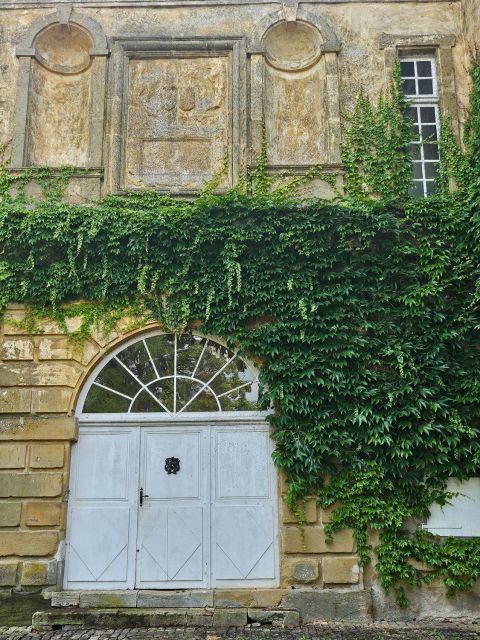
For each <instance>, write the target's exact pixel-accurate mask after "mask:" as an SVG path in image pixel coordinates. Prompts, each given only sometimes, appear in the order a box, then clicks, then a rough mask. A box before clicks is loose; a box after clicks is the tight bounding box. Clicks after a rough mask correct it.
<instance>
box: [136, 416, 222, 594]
mask: <svg viewBox="0 0 480 640" xmlns="http://www.w3.org/2000/svg"><path fill="white" fill-rule="evenodd" d="M142 452H143V453H142V457H141V486H142V487H143V489H144V492H145V494H146V497H145V499H144V502H143V506H142V507H140V509H139V520H138V542H137V548H138V550H139V551H138V555H139V558H138V565H137V581H136V582H137V586H138V587H139V588H145V587H148V588H177V587H187V586H190V587H191V586H198V587H203V586H207V585H208V565H209V545H208V540H209V521H210V517H209V515H210V514H209V456H208V431H207V429H206V428H202V429H198V428H192V427H190V428H189V427H186V428H183V429H168V428H158V427H157V428H146V427H144V428H143V429H142ZM172 457H175V458H178V460H179V465H180V468H179V470H178V472H177V473H170V474H169V473H168V472H167V471H166V469H165V460H166V459H167V458H172Z"/></svg>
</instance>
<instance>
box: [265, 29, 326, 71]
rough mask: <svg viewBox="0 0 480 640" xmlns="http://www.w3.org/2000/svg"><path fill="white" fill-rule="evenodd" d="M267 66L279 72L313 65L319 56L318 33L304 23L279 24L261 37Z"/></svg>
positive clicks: (319, 41)
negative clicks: (269, 65)
mask: <svg viewBox="0 0 480 640" xmlns="http://www.w3.org/2000/svg"><path fill="white" fill-rule="evenodd" d="M263 45H264V47H265V55H266V58H267V61H268V63H269V64H271V65H272V67H275V68H276V69H280V70H281V71H301V70H303V69H307V68H308V67H311V66H312V65H313V64H315V63H316V62H317V61H318V60H319V58H320V56H321V54H322V47H321V36H320V33H319V31H318V30H317V29H316V28H315V27H313V26H312V25H310V24H307V23H305V22H279V23H277V24H275V25H273V26H272V27H270V28H269V29H268V31H267V32H266V33H265V35H264V36H263Z"/></svg>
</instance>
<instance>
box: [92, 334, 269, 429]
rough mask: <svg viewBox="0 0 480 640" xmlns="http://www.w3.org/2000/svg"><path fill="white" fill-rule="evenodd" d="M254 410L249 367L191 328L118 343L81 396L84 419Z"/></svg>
mask: <svg viewBox="0 0 480 640" xmlns="http://www.w3.org/2000/svg"><path fill="white" fill-rule="evenodd" d="M258 411H259V410H258V378H257V375H256V372H255V371H254V370H253V368H252V367H250V366H249V365H247V363H246V362H245V361H244V360H243V359H242V358H240V357H239V356H238V354H237V353H234V352H233V351H230V350H229V349H228V348H227V347H226V346H225V345H223V344H220V343H219V342H217V341H216V340H212V339H209V338H206V337H203V336H200V335H195V334H192V333H185V334H182V335H176V334H169V333H161V332H158V331H156V332H154V333H151V334H148V335H146V336H141V337H139V338H134V339H133V340H132V341H130V342H128V343H127V344H124V345H121V346H120V347H118V348H117V349H115V350H114V351H113V352H112V353H111V354H110V355H109V356H108V357H107V358H105V359H104V360H103V361H102V362H101V363H100V364H99V365H98V366H97V367H96V369H95V370H94V371H93V373H92V375H91V377H90V379H89V381H88V382H87V384H86V385H85V386H84V388H83V390H82V393H81V395H80V398H79V414H80V415H81V417H82V420H84V419H85V417H88V416H89V415H91V416H92V417H99V416H100V414H115V416H116V417H119V416H120V415H121V414H125V415H130V417H132V416H131V414H135V415H136V416H139V415H143V414H144V415H149V414H150V415H152V416H153V415H157V416H161V415H163V417H167V416H168V417H169V418H179V417H181V416H183V417H184V418H185V417H186V415H188V416H192V415H193V414H196V413H198V414H202V415H203V414H206V413H210V414H213V413H219V414H223V415H225V414H227V413H229V414H234V413H236V414H240V413H241V414H243V415H245V414H249V413H252V412H255V413H258Z"/></svg>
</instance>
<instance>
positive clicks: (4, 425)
mask: <svg viewBox="0 0 480 640" xmlns="http://www.w3.org/2000/svg"><path fill="white" fill-rule="evenodd" d="M77 439H78V425H77V420H76V418H70V417H68V416H58V417H57V416H52V417H48V418H45V417H37V416H24V417H18V416H9V415H2V414H1V413H0V440H24V441H30V440H77Z"/></svg>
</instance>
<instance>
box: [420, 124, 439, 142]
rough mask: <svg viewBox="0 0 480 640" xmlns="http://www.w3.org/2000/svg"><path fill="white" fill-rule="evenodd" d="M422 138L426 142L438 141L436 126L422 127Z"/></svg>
mask: <svg viewBox="0 0 480 640" xmlns="http://www.w3.org/2000/svg"><path fill="white" fill-rule="evenodd" d="M422 138H423V139H424V140H426V139H427V138H428V139H429V140H436V139H437V127H436V126H435V125H434V124H427V125H423V127H422Z"/></svg>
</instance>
